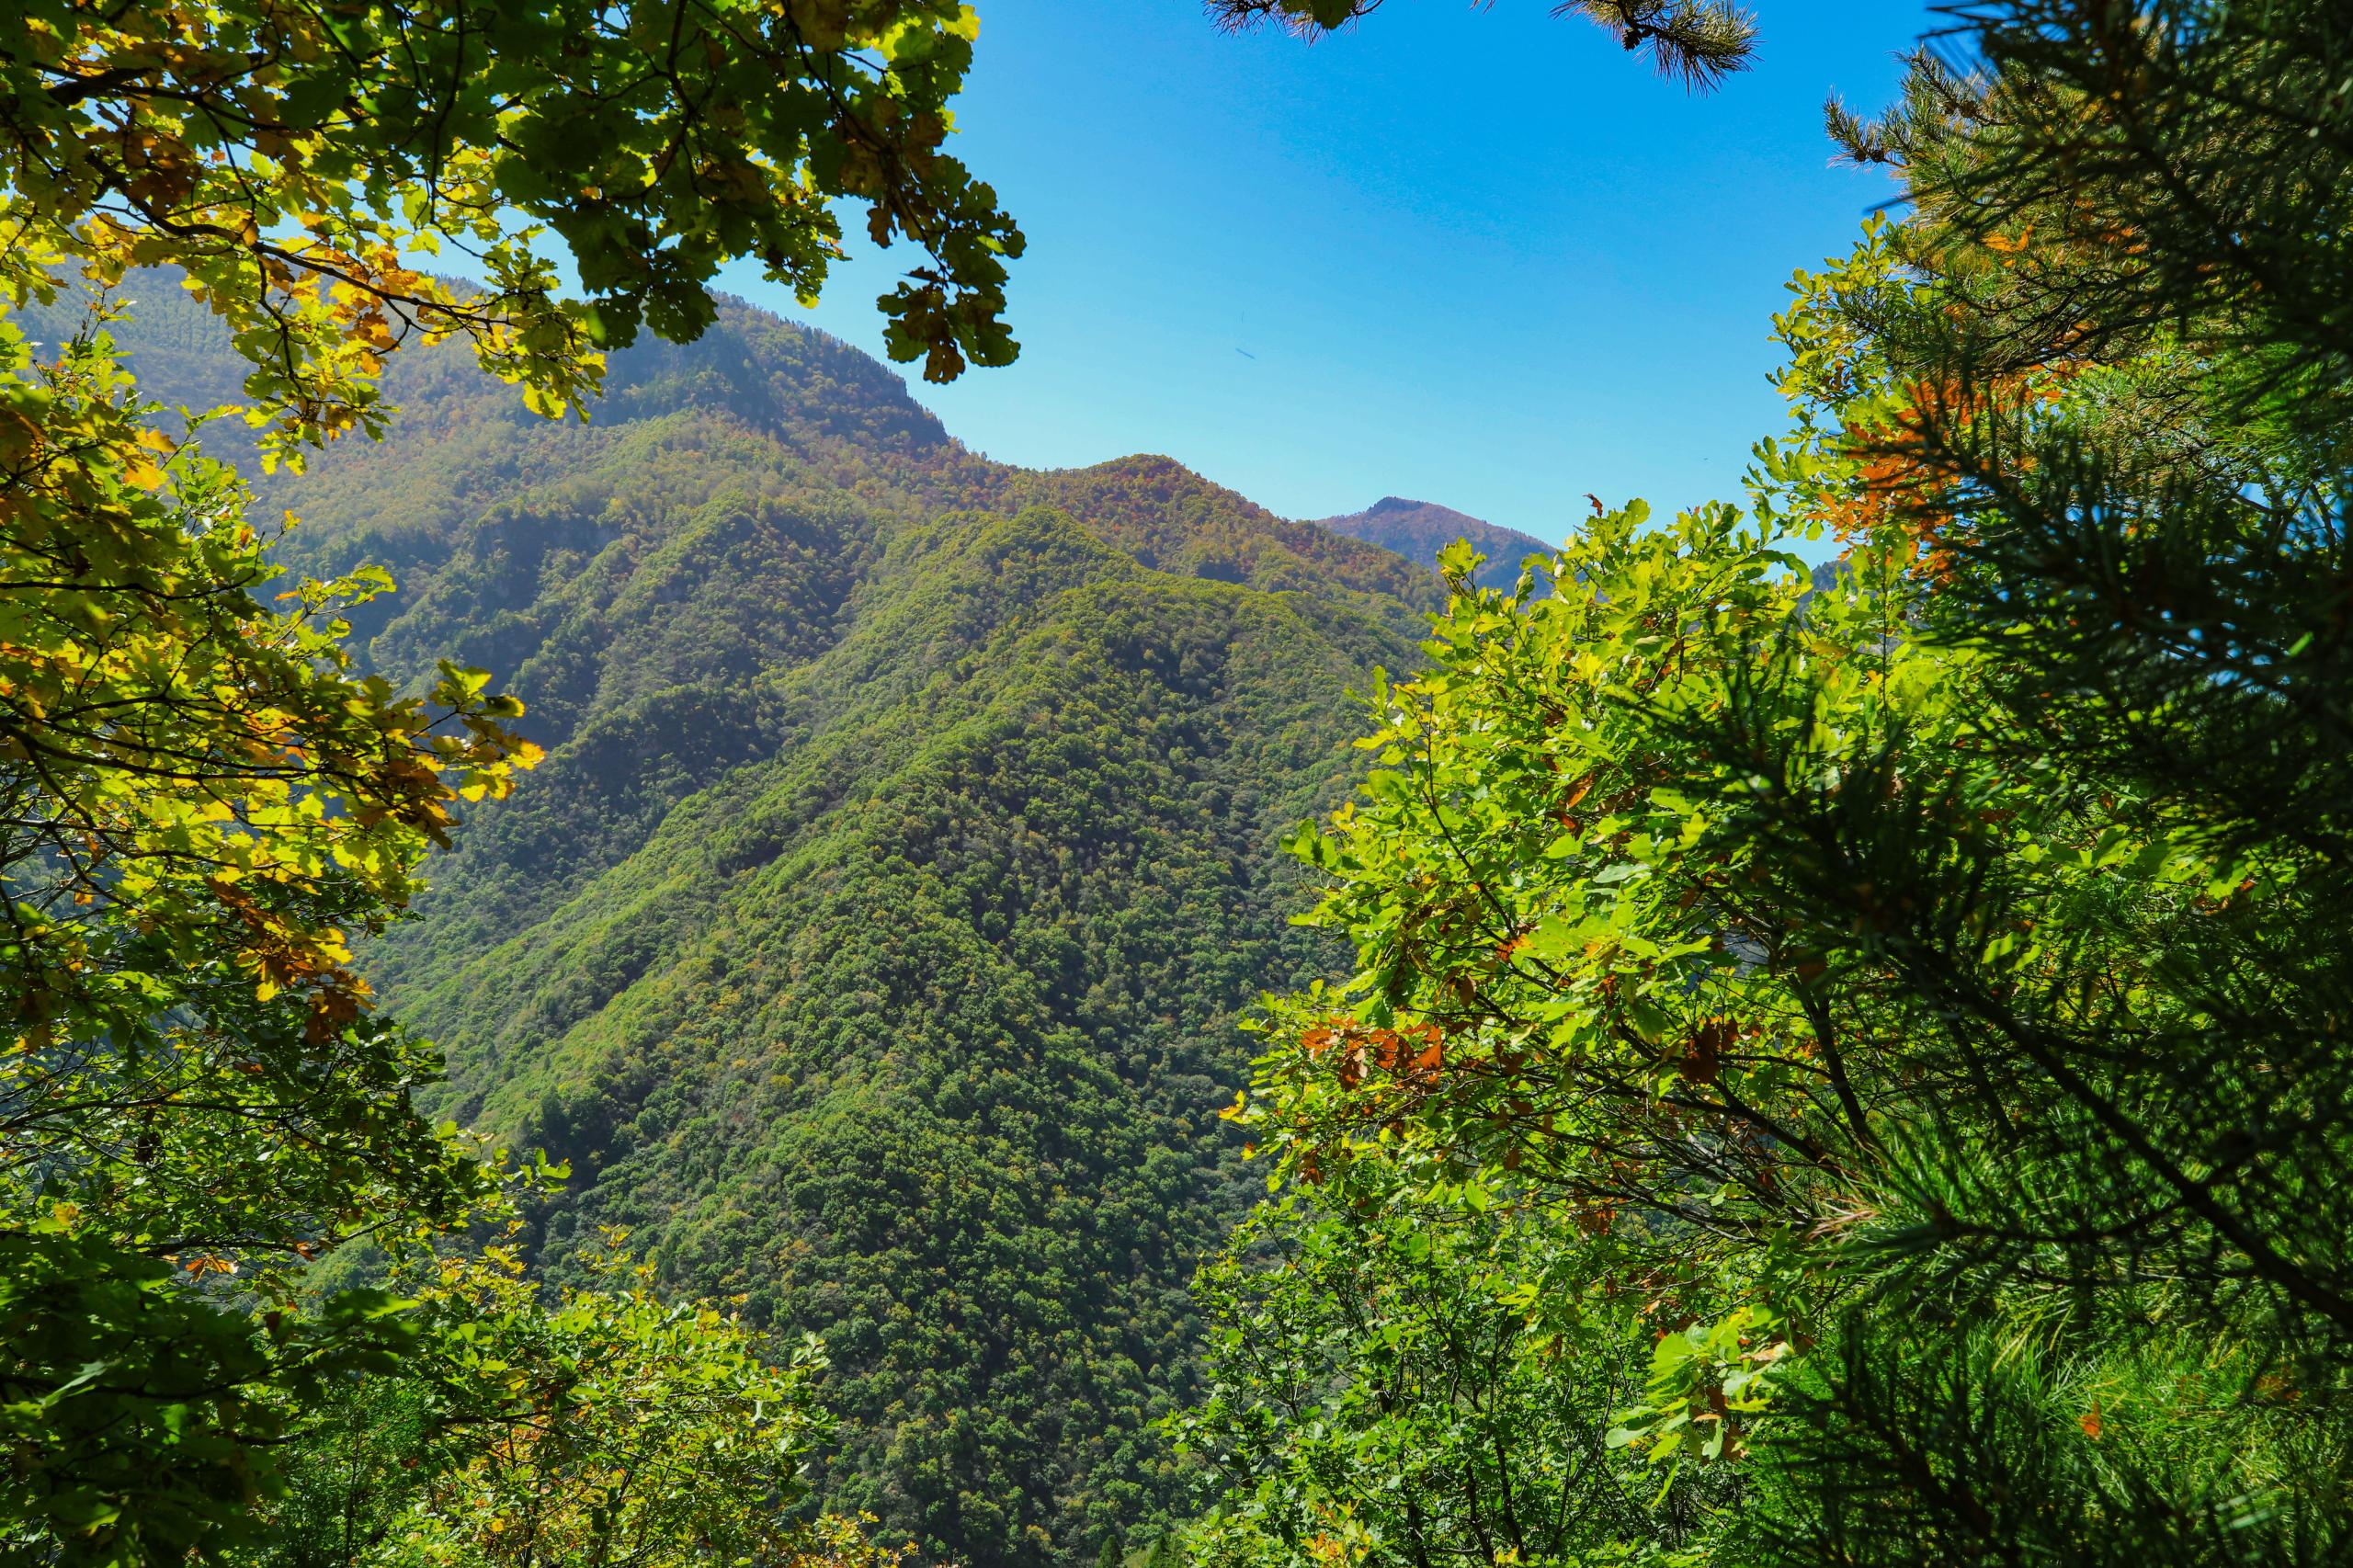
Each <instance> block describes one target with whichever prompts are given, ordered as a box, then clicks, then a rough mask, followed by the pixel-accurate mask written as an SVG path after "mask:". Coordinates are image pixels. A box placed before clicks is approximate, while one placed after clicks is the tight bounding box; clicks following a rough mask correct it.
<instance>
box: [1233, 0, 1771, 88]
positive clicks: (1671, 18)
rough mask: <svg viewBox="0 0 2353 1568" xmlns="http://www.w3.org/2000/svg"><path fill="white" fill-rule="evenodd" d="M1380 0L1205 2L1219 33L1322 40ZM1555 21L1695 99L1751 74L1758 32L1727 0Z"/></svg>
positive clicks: (1686, 0) (1592, 8)
mask: <svg viewBox="0 0 2353 1568" xmlns="http://www.w3.org/2000/svg"><path fill="white" fill-rule="evenodd" d="M1381 3H1382V0H1205V6H1204V8H1205V9H1206V10H1207V11H1208V12H1209V14H1210V16H1211V18H1213V19H1214V20H1215V21H1216V22H1217V24H1218V25H1219V26H1220V27H1222V28H1226V29H1228V30H1229V31H1233V32H1244V31H1247V30H1249V29H1251V28H1259V27H1265V26H1268V25H1270V24H1271V25H1275V26H1279V27H1282V28H1286V29H1288V30H1290V32H1293V33H1296V34H1298V35H1299V36H1300V37H1302V38H1316V37H1320V36H1321V35H1323V34H1324V33H1328V32H1334V31H1336V30H1338V29H1339V28H1344V27H1347V26H1349V25H1350V24H1352V23H1355V22H1358V21H1360V20H1362V19H1363V18H1364V17H1369V16H1370V15H1371V14H1372V13H1373V12H1375V11H1377V10H1379V9H1380V8H1381ZM1552 14H1553V15H1554V16H1556V17H1586V19H1587V20H1589V21H1592V22H1595V23H1597V24H1598V25H1599V26H1601V27H1604V28H1608V29H1609V30H1610V32H1612V33H1613V34H1615V35H1616V36H1617V39H1618V40H1619V42H1620V43H1622V44H1623V45H1625V47H1626V49H1627V51H1629V52H1636V51H1645V50H1647V51H1649V53H1650V56H1651V60H1652V62H1653V63H1654V64H1655V65H1656V66H1657V67H1658V71H1659V74H1661V75H1663V76H1672V77H1674V78H1676V79H1677V80H1678V81H1680V82H1681V83H1682V84H1683V85H1685V86H1686V87H1688V88H1689V89H1690V90H1691V91H1693V92H1709V91H1712V90H1714V89H1715V88H1716V87H1719V86H1721V85H1722V84H1723V80H1724V78H1725V77H1727V76H1729V75H1731V74H1733V73H1734V72H1736V71H1745V70H1746V69H1747V68H1748V65H1749V62H1750V59H1751V57H1752V56H1753V55H1754V53H1755V51H1756V23H1755V22H1754V20H1753V19H1752V18H1751V17H1750V16H1749V14H1748V13H1747V12H1746V11H1744V10H1742V9H1741V8H1740V7H1739V6H1734V5H1732V4H1730V3H1729V0H1562V3H1561V4H1560V5H1558V6H1554V8H1553V11H1552Z"/></svg>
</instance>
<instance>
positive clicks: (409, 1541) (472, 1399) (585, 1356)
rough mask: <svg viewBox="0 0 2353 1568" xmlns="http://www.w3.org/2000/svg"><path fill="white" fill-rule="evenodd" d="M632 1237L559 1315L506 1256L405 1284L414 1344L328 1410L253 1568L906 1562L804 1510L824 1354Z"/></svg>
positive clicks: (438, 1263) (323, 1408)
mask: <svg viewBox="0 0 2353 1568" xmlns="http://www.w3.org/2000/svg"><path fill="white" fill-rule="evenodd" d="M618 1240H619V1239H618V1238H608V1243H612V1244H611V1245H608V1247H607V1248H606V1249H604V1250H601V1251H600V1252H598V1253H597V1256H595V1257H594V1258H593V1259H591V1260H590V1264H589V1269H588V1272H589V1274H590V1275H591V1277H592V1282H591V1284H590V1285H589V1286H588V1287H585V1288H574V1289H569V1290H563V1292H561V1293H560V1294H559V1295H558V1297H557V1299H556V1300H555V1301H553V1302H552V1303H551V1302H549V1301H546V1300H544V1299H543V1293H542V1292H541V1290H540V1288H539V1287H538V1286H536V1285H535V1284H533V1283H531V1282H530V1281H529V1280H528V1279H526V1278H524V1276H523V1268H522V1263H521V1260H520V1259H519V1257H518V1256H517V1255H516V1254H515V1252H514V1251H513V1250H512V1248H511V1247H507V1246H501V1245H494V1246H491V1247H488V1248H486V1249H484V1250H483V1251H482V1252H480V1253H478V1254H477V1253H452V1254H445V1255H444V1256H440V1257H438V1258H429V1257H428V1258H423V1259H420V1260H418V1261H417V1262H416V1263H415V1265H414V1266H413V1267H411V1268H410V1269H408V1270H406V1271H404V1278H403V1283H404V1287H405V1288H409V1289H413V1290H415V1310H414V1312H413V1313H412V1314H411V1315H412V1319H413V1323H414V1326H415V1330H416V1333H417V1341H416V1345H415V1348H414V1350H413V1351H412V1353H411V1354H410V1355H409V1356H408V1357H407V1358H405V1359H404V1363H403V1364H402V1366H401V1368H400V1370H399V1375H398V1376H396V1377H390V1378H376V1379H366V1380H352V1379H347V1380H344V1381H341V1382H340V1383H339V1384H337V1385H336V1386H335V1387H334V1388H333V1390H332V1391H331V1393H330V1396H329V1397H328V1398H327V1399H326V1400H324V1401H323V1402H321V1404H320V1406H319V1408H318V1409H317V1410H316V1411H315V1412H313V1415H311V1418H310V1422H309V1425H308V1426H307V1428H306V1429H305V1430H304V1431H303V1433H302V1435H301V1442H300V1444H299V1446H298V1447H297V1449H296V1451H295V1454H294V1456H293V1458H292V1460H291V1461H290V1470H291V1474H290V1478H289V1483H288V1485H287V1487H286V1489H285V1492H284V1494H283V1495H282V1496H280V1497H279V1498H278V1499H277V1500H276V1501H275V1502H274V1503H273V1504H272V1505H271V1506H270V1507H269V1510H268V1521H269V1526H270V1528H269V1530H268V1533H267V1536H266V1537H265V1538H264V1540H263V1543H262V1544H261V1546H260V1547H259V1548H258V1549H256V1551H253V1552H251V1553H250V1554H249V1556H250V1561H251V1562H253V1563H254V1564H255V1565H256V1568H295V1565H299V1564H309V1563H336V1564H347V1563H370V1564H384V1565H386V1568H391V1565H393V1564H403V1565H405V1564H412V1563H415V1564H428V1563H455V1562H463V1563H470V1564H472V1563H481V1564H507V1563H511V1564H517V1565H522V1564H529V1563H534V1562H614V1563H632V1564H658V1563H666V1562H710V1561H714V1560H715V1561H719V1562H761V1563H778V1564H785V1563H792V1564H813V1563H816V1562H834V1563H837V1564H844V1565H847V1564H849V1563H852V1562H858V1563H869V1564H874V1565H876V1568H881V1565H885V1564H888V1563H890V1562H894V1561H895V1557H894V1556H893V1554H892V1553H890V1552H888V1551H875V1550H874V1549H872V1548H870V1547H868V1546H867V1545H866V1543H865V1541H864V1539H863V1537H862V1536H860V1535H858V1532H857V1531H856V1530H855V1528H852V1527H851V1526H850V1524H849V1521H846V1520H841V1519H838V1518H834V1519H828V1520H827V1521H825V1522H824V1524H823V1525H821V1526H820V1527H818V1528H814V1529H813V1528H811V1527H810V1526H808V1525H807V1524H805V1523H803V1522H802V1520H801V1511H800V1510H799V1509H797V1508H796V1507H795V1506H794V1505H795V1504H796V1502H797V1501H798V1500H799V1499H801V1497H803V1496H805V1495H806V1493H807V1486H806V1484H805V1483H803V1482H802V1480H801V1466H802V1462H803V1460H805V1459H806V1457H807V1455H808V1454H809V1452H810V1451H811V1449H813V1447H814V1446H815V1444H816V1443H817V1442H818V1441H819V1440H820V1439H822V1437H824V1434H825V1431H826V1426H827V1423H826V1421H825V1419H824V1415H823V1414H822V1411H821V1409H820V1407H819V1405H818V1403H817V1395H816V1391H815V1387H814V1382H815V1379H816V1376H817V1374H818V1373H819V1371H821V1370H822V1369H823V1366H824V1360H823V1357H822V1356H821V1355H820V1354H819V1353H818V1351H817V1350H816V1347H815V1346H814V1343H813V1342H810V1343H805V1344H803V1345H802V1346H800V1347H799V1348H798V1349H796V1350H795V1351H794V1352H793V1353H792V1355H791V1357H790V1360H789V1361H788V1362H787V1363H786V1364H785V1365H783V1366H782V1367H778V1366H774V1365H771V1364H770V1361H769V1359H768V1358H767V1350H766V1347H765V1346H764V1345H763V1343H762V1341H761V1337H760V1336H759V1335H757V1334H756V1333H755V1332H754V1331H753V1330H752V1329H751V1328H750V1327H749V1326H748V1325H747V1324H744V1323H743V1322H742V1321H741V1320H740V1319H739V1318H738V1317H737V1316H735V1315H734V1314H733V1313H730V1312H722V1310H721V1309H720V1308H718V1307H716V1306H713V1305H710V1304H708V1303H703V1302H690V1303H687V1304H683V1305H673V1304H668V1303H665V1302H664V1301H661V1300H660V1299H658V1298H657V1297H656V1296H654V1294H653V1292H652V1290H650V1288H649V1284H650V1275H651V1272H652V1271H651V1270H650V1269H649V1268H647V1267H646V1266H644V1265H643V1264H641V1263H636V1262H634V1261H632V1260H631V1258H630V1257H629V1256H627V1255H626V1254H625V1253H623V1252H621V1251H620V1250H619V1246H618Z"/></svg>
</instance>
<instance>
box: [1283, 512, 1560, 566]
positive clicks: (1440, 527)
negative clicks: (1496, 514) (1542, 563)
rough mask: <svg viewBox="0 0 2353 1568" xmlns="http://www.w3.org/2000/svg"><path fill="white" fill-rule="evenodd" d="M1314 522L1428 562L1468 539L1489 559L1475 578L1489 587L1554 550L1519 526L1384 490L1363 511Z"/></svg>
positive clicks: (1426, 564)
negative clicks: (1498, 523)
mask: <svg viewBox="0 0 2353 1568" xmlns="http://www.w3.org/2000/svg"><path fill="white" fill-rule="evenodd" d="M1316 527H1318V528H1329V529H1331V530H1332V531H1333V532H1334V533H1337V534H1346V535H1347V536H1348V537H1349V538H1350V539H1360V540H1364V541H1365V542H1366V543H1368V544H1377V545H1379V546H1381V549H1383V550H1393V551H1396V552H1397V553H1398V554H1400V555H1402V556H1404V558H1405V559H1406V560H1408V561H1412V562H1419V563H1420V564H1422V565H1424V566H1428V565H1432V564H1433V563H1434V562H1436V561H1437V559H1438V551H1441V550H1444V549H1445V548H1446V547H1447V546H1448V545H1449V544H1452V543H1453V542H1454V541H1455V540H1458V539H1460V540H1469V541H1470V543H1471V547H1472V549H1473V550H1476V551H1478V552H1479V553H1480V554H1482V555H1483V556H1485V557H1486V558H1487V562H1486V564H1485V565H1483V566H1482V567H1480V568H1479V571H1478V574H1477V577H1476V581H1477V582H1478V583H1479V585H1481V586H1483V587H1488V588H1508V587H1510V586H1511V585H1512V584H1513V583H1515V582H1517V581H1518V578H1519V563H1520V562H1523V561H1525V560H1527V559H1528V557H1529V556H1531V555H1550V554H1551V553H1552V546H1551V545H1549V544H1546V543H1545V542H1544V541H1543V540H1540V539H1537V538H1535V537H1534V536H1533V535H1530V534H1524V533H1521V532H1520V531H1519V530H1518V528H1499V527H1497V526H1496V525H1495V524H1494V523H1485V522H1481V521H1480V520H1479V519H1478V518H1476V517H1471V516H1470V515H1468V514H1467V513H1462V512H1458V511H1456V510H1455V509H1454V508H1453V507H1451V506H1439V505H1438V504H1437V503H1436V502H1434V501H1408V500H1405V499H1404V498H1403V497H1402V496H1396V495H1384V496H1382V497H1381V499H1380V500H1378V501H1375V502H1374V503H1373V504H1372V505H1371V506H1368V507H1366V508H1365V509H1364V510H1363V511H1361V512H1350V513H1347V514H1346V515H1345V516H1342V517H1323V518H1319V519H1317V522H1316Z"/></svg>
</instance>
